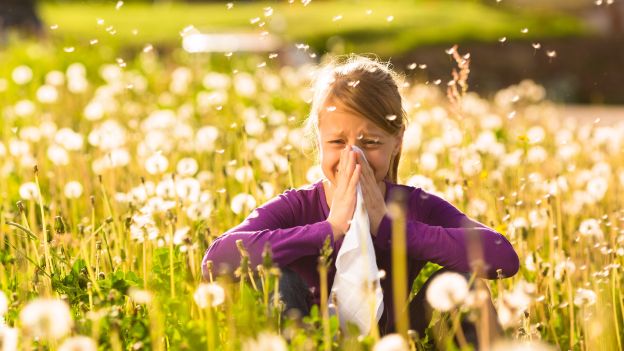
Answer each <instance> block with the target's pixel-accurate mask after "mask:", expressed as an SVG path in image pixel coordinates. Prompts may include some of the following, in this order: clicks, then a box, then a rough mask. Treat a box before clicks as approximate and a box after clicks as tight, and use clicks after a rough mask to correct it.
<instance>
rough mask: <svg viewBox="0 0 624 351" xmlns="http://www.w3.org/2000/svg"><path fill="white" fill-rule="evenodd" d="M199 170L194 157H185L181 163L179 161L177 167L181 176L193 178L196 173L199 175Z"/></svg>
mask: <svg viewBox="0 0 624 351" xmlns="http://www.w3.org/2000/svg"><path fill="white" fill-rule="evenodd" d="M198 169H199V165H198V164H197V161H196V160H195V159H194V158H192V157H185V158H183V159H180V161H178V164H177V165H176V171H177V173H178V174H179V175H181V176H193V175H194V174H195V173H197V170H198Z"/></svg>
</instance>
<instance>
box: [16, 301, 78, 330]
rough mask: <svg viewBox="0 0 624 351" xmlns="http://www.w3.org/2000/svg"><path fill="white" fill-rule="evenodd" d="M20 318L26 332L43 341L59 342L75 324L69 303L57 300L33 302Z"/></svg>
mask: <svg viewBox="0 0 624 351" xmlns="http://www.w3.org/2000/svg"><path fill="white" fill-rule="evenodd" d="M19 317H20V321H21V323H22V327H23V330H24V332H26V333H27V334H29V335H31V336H33V337H40V338H43V339H51V340H58V339H60V338H62V337H64V336H65V335H67V334H68V333H69V332H70V331H71V328H72V326H73V324H74V323H73V320H72V317H71V312H70V310H69V306H68V305H67V303H65V302H64V301H61V300H57V299H48V298H37V299H35V300H32V301H30V302H29V303H28V304H27V305H26V306H25V307H24V308H23V309H22V311H21V312H20V315H19Z"/></svg>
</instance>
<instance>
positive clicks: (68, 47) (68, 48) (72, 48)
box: [63, 46, 76, 52]
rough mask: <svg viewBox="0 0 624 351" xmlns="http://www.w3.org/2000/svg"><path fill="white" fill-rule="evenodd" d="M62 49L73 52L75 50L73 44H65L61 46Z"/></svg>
mask: <svg viewBox="0 0 624 351" xmlns="http://www.w3.org/2000/svg"><path fill="white" fill-rule="evenodd" d="M63 51H65V52H74V51H76V49H75V48H74V47H73V46H66V47H64V48H63Z"/></svg>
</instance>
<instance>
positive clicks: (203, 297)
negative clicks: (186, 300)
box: [193, 283, 225, 308]
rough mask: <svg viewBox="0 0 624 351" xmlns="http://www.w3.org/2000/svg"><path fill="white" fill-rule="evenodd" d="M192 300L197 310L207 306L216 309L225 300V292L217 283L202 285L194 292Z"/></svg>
mask: <svg viewBox="0 0 624 351" xmlns="http://www.w3.org/2000/svg"><path fill="white" fill-rule="evenodd" d="M193 299H195V303H196V304H197V306H199V308H206V307H208V305H210V306H212V307H217V306H219V305H220V304H222V303H223V301H224V300H225V291H224V290H223V288H222V287H221V285H219V284H217V283H202V284H199V286H198V287H197V289H196V290H195V293H194V294H193Z"/></svg>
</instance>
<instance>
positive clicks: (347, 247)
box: [332, 146, 384, 335]
mask: <svg viewBox="0 0 624 351" xmlns="http://www.w3.org/2000/svg"><path fill="white" fill-rule="evenodd" d="M353 150H355V151H356V152H359V153H360V155H362V158H363V159H366V158H365V157H364V153H363V152H362V150H361V149H360V148H358V147H357V146H353ZM373 284H374V286H375V287H376V289H375V291H371V288H372V287H373ZM332 291H333V292H334V293H335V294H336V298H337V300H338V301H337V308H338V315H339V318H340V324H341V326H342V327H343V328H344V327H345V325H346V322H347V321H349V322H351V323H355V324H356V325H357V326H358V327H359V328H360V333H361V334H362V335H366V334H368V333H369V332H370V330H371V327H372V325H371V322H372V320H371V315H372V313H371V307H372V306H371V303H372V304H373V306H374V311H375V319H376V320H375V322H378V321H379V319H380V318H381V314H382V313H383V309H384V305H383V292H382V290H381V286H380V284H379V269H378V268H377V261H376V258H375V249H374V248H373V240H372V239H371V233H370V222H369V219H368V212H367V211H366V207H365V206H364V200H363V197H362V188H361V187H360V184H359V183H358V184H357V201H356V205H355V212H354V213H353V218H352V220H351V225H350V227H349V230H348V231H347V233H346V234H345V237H344V240H343V242H342V246H341V247H340V251H338V256H337V257H336V276H335V278H334V283H333V286H332ZM367 291H368V292H367Z"/></svg>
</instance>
